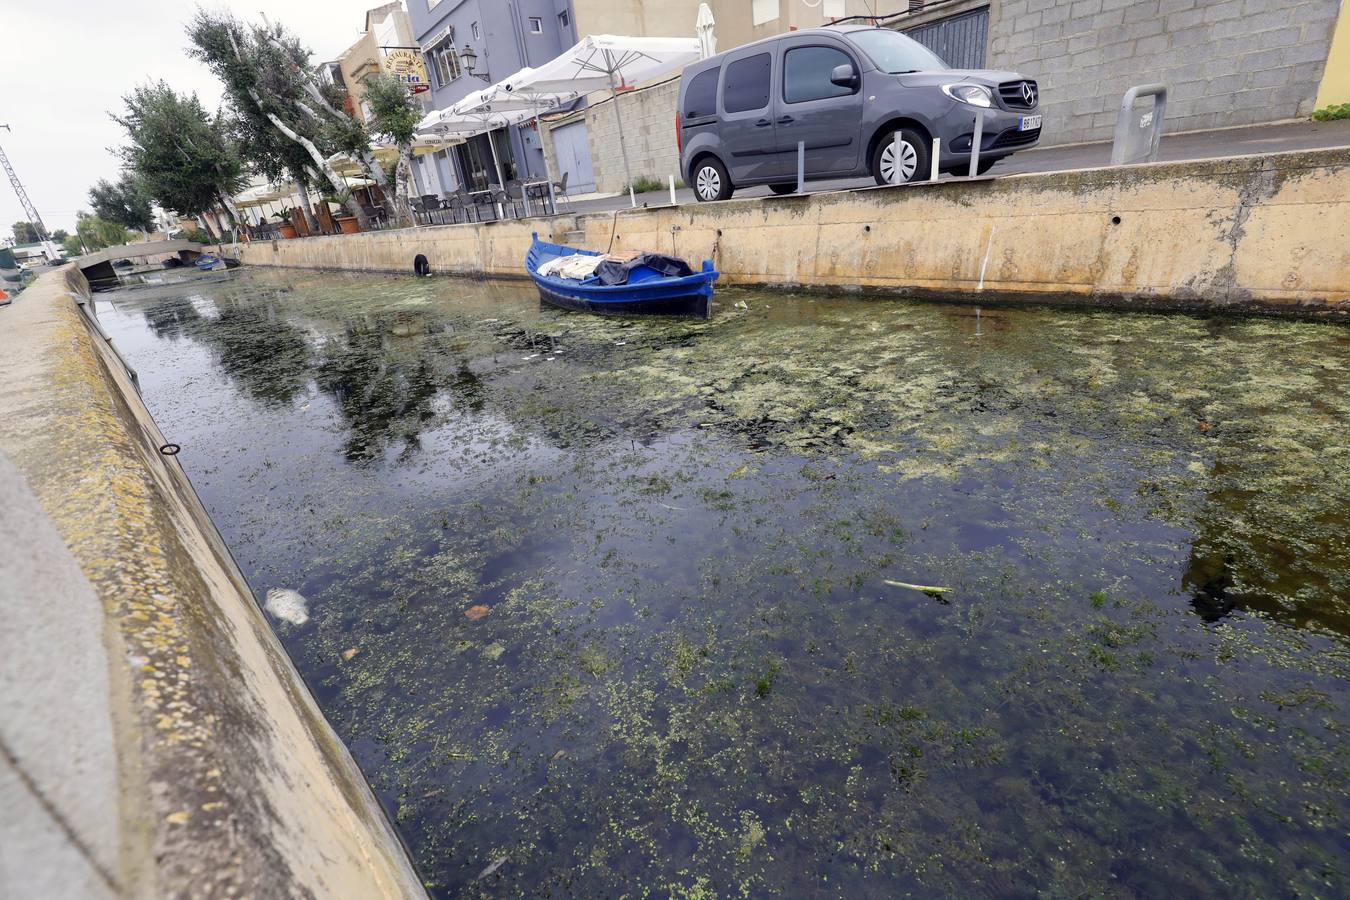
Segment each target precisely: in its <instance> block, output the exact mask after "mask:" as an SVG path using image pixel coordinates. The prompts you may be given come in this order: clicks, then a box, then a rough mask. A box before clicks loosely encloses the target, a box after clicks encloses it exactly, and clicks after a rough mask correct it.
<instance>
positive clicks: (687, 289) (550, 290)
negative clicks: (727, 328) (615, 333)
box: [525, 234, 718, 319]
mask: <svg viewBox="0 0 1350 900" xmlns="http://www.w3.org/2000/svg"><path fill="white" fill-rule="evenodd" d="M565 257H587V258H593V257H601V260H600V262H603V261H604V260H606V259H611V260H612V259H613V258H612V257H607V256H606V254H604V253H597V252H595V251H594V250H581V249H578V248H576V247H564V246H562V245H561V244H550V243H548V242H547V241H541V240H539V235H538V234H535V235H534V242H533V243H532V244H531V245H530V251H529V253H527V254H526V255H525V270H526V271H527V272H529V273H530V278H531V279H532V280H533V281H534V283H535V286H536V287H538V288H539V299H541V300H543V301H544V302H545V303H548V304H550V305H551V306H558V307H562V308H563V309H575V310H584V311H586V312H599V313H621V314H627V315H675V316H700V317H702V318H705V319H706V318H707V317H708V314H709V313H710V312H711V310H712V295H713V282H714V281H716V280H717V274H718V273H717V270H716V269H714V268H713V264H712V260H704V261H703V268H702V270H701V271H698V272H691V270H690V269H689V267H688V266H686V265H684V264H683V263H682V262H681V263H680V266H681V267H682V268H683V270H684V271H685V272H690V274H687V275H667V274H663V272H662V271H661V270H660V269H658V268H655V267H653V266H651V265H647V264H645V263H644V262H643V257H642V256H638V257H637V258H636V259H631V260H627V261H621V260H615V262H616V264H618V265H620V266H622V267H623V269H624V275H626V277H627V280H626V281H624V282H623V283H622V284H606V283H604V280H602V278H601V276H600V275H596V274H590V275H587V276H585V277H583V278H579V279H578V278H569V277H566V276H565V275H563V274H552V270H553V269H555V268H557V267H559V266H560V265H561V263H558V262H555V261H557V260H562V259H564V258H565ZM576 262H579V263H582V265H581V266H580V268H581V269H585V268H586V264H585V263H586V262H589V259H587V260H576ZM591 268H592V269H594V268H595V267H594V266H592V267H591ZM541 269H542V270H543V271H542V272H541V271H540V270H541Z"/></svg>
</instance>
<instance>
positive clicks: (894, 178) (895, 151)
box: [891, 131, 902, 184]
mask: <svg viewBox="0 0 1350 900" xmlns="http://www.w3.org/2000/svg"><path fill="white" fill-rule="evenodd" d="M901 183H902V182H901V180H900V132H898V131H897V132H896V133H895V134H893V135H891V184H901Z"/></svg>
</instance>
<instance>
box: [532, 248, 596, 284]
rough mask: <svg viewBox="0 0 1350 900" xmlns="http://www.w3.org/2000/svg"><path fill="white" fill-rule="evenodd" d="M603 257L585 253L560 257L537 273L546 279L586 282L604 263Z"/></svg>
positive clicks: (544, 265) (551, 260)
mask: <svg viewBox="0 0 1350 900" xmlns="http://www.w3.org/2000/svg"><path fill="white" fill-rule="evenodd" d="M604 260H605V258H604V257H603V256H590V255H588V254H584V253H574V254H572V255H570V256H560V257H558V258H557V259H550V260H549V261H548V262H546V263H544V264H543V265H542V266H540V267H539V268H538V269H537V270H536V271H538V273H539V274H540V275H543V276H544V277H545V278H551V277H558V278H572V279H575V280H576V281H584V280H585V279H587V278H590V277H591V276H592V275H594V274H595V267H596V266H598V265H600V263H602V262H604Z"/></svg>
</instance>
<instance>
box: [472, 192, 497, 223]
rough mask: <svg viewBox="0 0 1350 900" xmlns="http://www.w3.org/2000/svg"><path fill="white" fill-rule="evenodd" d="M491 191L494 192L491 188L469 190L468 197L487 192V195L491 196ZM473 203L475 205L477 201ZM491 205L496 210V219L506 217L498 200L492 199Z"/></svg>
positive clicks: (478, 195)
mask: <svg viewBox="0 0 1350 900" xmlns="http://www.w3.org/2000/svg"><path fill="white" fill-rule="evenodd" d="M493 193H495V192H494V191H492V190H486V191H469V196H470V197H481V196H482V195H483V194H487V195H488V196H489V197H491V196H492V195H493ZM475 205H477V201H475ZM492 207H493V209H495V210H496V211H497V218H498V219H504V218H506V213H505V211H504V210H503V209H502V205H501V204H500V203H498V202H496V201H495V200H494V201H493V203H492Z"/></svg>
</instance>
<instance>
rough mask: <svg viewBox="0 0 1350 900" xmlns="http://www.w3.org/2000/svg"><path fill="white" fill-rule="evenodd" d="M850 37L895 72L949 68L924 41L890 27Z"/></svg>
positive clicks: (878, 64)
mask: <svg viewBox="0 0 1350 900" xmlns="http://www.w3.org/2000/svg"><path fill="white" fill-rule="evenodd" d="M848 39H849V40H850V41H852V42H853V43H855V44H857V45H858V46H859V47H860V48H861V49H862V51H863V52H864V53H866V54H867V56H868V58H869V59H871V60H872V62H873V63H874V64H875V65H876V67H877V68H878V69H880V70H881V71H883V72H889V73H891V74H892V75H898V74H899V73H901V72H931V71H933V70H934V69H946V68H949V66H948V65H947V64H946V63H945V62H943V61H942V60H941V59H940V58H939V57H938V55H937V54H936V53H934V52H933V51H932V50H929V49H928V48H927V47H925V46H924V45H923V44H920V43H919V42H918V41H916V40H914V39H913V38H909V37H905V36H904V35H903V34H901V33H900V32H898V31H891V30H890V29H888V28H871V29H868V30H866V31H853V32H849V35H848Z"/></svg>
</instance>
